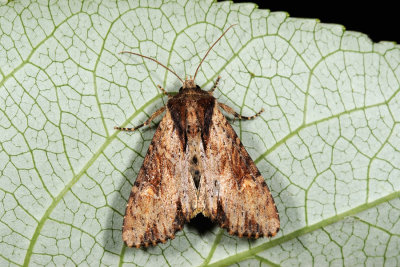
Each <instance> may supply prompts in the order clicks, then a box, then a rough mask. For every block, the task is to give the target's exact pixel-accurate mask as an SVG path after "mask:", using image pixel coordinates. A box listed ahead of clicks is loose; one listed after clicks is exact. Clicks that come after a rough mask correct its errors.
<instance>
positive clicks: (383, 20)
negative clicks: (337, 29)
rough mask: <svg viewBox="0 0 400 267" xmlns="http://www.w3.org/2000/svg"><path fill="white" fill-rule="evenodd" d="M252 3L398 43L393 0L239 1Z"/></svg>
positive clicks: (398, 17)
mask: <svg viewBox="0 0 400 267" xmlns="http://www.w3.org/2000/svg"><path fill="white" fill-rule="evenodd" d="M233 2H235V3H240V2H252V3H256V4H257V5H258V8H259V9H269V10H271V11H285V12H288V13H289V15H290V17H296V18H317V19H319V20H320V22H321V23H334V24H339V25H343V26H345V28H346V30H350V31H356V32H361V33H364V34H366V35H368V37H369V38H371V39H372V41H374V42H380V41H392V42H396V43H400V9H399V8H398V7H395V3H396V1H393V2H391V3H388V2H387V1H363V2H356V1H347V2H340V1H326V0H325V1H324V0H323V1H318V2H312V3H311V2H307V1H295V2H294V3H293V2H290V1H279V0H278V1H250V0H249V1H239V0H234V1H233Z"/></svg>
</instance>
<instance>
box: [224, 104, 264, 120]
mask: <svg viewBox="0 0 400 267" xmlns="http://www.w3.org/2000/svg"><path fill="white" fill-rule="evenodd" d="M218 105H219V106H220V107H221V108H222V109H223V110H225V111H226V112H228V113H229V114H232V115H233V116H235V118H238V119H239V120H243V119H244V120H252V119H254V118H256V117H258V116H260V114H261V113H263V112H264V109H263V108H262V109H261V110H260V111H259V112H257V113H256V114H254V115H253V116H250V117H247V116H242V115H240V114H239V113H237V112H236V111H234V110H233V108H231V107H230V106H228V105H225V104H223V103H219V102H218Z"/></svg>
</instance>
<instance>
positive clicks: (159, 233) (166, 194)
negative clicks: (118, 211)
mask: <svg viewBox="0 0 400 267" xmlns="http://www.w3.org/2000/svg"><path fill="white" fill-rule="evenodd" d="M185 157H187V156H186V155H185V153H184V148H183V143H182V140H180V137H179V134H178V133H177V130H176V127H174V123H173V121H172V119H171V113H170V111H169V110H167V112H166V115H165V116H164V118H163V119H162V120H161V122H160V124H159V126H158V128H157V130H156V133H155V134H154V137H153V140H152V142H151V144H150V146H149V149H148V151H147V154H146V157H145V159H144V162H143V165H142V168H141V169H140V171H139V174H138V177H137V179H136V181H135V184H134V186H133V187H132V191H131V194H130V197H129V200H128V204H127V206H126V211H125V217H124V224H123V233H122V238H123V240H124V241H125V243H126V244H127V245H128V246H130V247H132V246H135V247H141V246H148V245H150V244H151V245H155V244H156V243H159V242H165V241H166V240H167V239H169V238H174V237H175V232H176V231H178V230H180V229H182V227H183V225H184V223H185V222H186V221H188V220H189V219H190V218H191V216H192V214H193V212H194V209H195V208H196V205H197V204H196V202H197V197H196V189H195V186H194V182H193V179H192V178H191V176H190V175H189V172H188V160H187V159H186V158H185Z"/></svg>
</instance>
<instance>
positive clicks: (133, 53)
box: [119, 51, 184, 83]
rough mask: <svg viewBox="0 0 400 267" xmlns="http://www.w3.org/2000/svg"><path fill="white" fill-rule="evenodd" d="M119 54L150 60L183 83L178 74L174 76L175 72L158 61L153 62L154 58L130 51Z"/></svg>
mask: <svg viewBox="0 0 400 267" xmlns="http://www.w3.org/2000/svg"><path fill="white" fill-rule="evenodd" d="M119 54H132V55H136V56H139V57H143V58H147V59H150V60H152V61H154V62H155V63H157V64H158V65H160V66H162V67H164V68H166V69H167V70H169V71H170V72H172V73H173V74H174V75H175V76H176V77H177V78H178V79H179V80H180V81H181V82H182V83H184V82H183V80H182V79H181V77H179V76H178V74H176V72H175V71H173V70H171V69H170V68H168V67H167V66H165V65H164V64H162V63H161V62H159V61H158V60H155V59H154V58H151V57H148V56H144V55H141V54H138V53H135V52H130V51H122V52H119Z"/></svg>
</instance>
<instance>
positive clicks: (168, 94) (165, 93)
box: [157, 85, 172, 97]
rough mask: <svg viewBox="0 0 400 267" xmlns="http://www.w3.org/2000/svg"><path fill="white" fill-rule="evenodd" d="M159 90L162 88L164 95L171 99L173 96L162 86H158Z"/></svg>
mask: <svg viewBox="0 0 400 267" xmlns="http://www.w3.org/2000/svg"><path fill="white" fill-rule="evenodd" d="M157 87H158V88H160V90H161V91H162V92H163V93H164V95H167V96H168V97H171V96H172V95H171V94H170V93H168V92H167V91H165V89H164V88H163V87H161V85H157Z"/></svg>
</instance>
